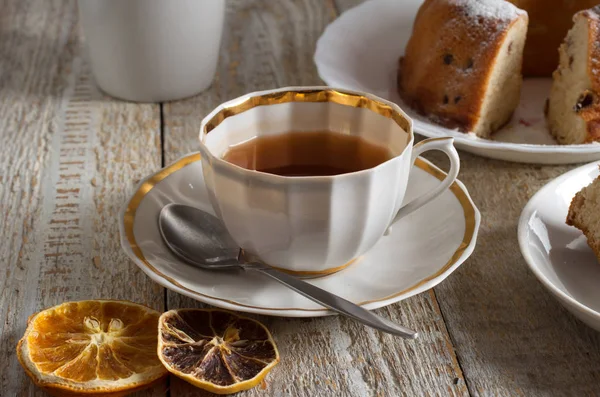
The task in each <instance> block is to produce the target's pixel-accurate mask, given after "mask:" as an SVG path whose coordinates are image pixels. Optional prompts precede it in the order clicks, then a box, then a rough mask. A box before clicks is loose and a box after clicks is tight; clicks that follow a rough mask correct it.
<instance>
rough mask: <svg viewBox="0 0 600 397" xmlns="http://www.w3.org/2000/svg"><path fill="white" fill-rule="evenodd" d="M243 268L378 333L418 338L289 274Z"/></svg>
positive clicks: (251, 265)
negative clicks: (260, 274)
mask: <svg viewBox="0 0 600 397" xmlns="http://www.w3.org/2000/svg"><path fill="white" fill-rule="evenodd" d="M244 268H245V269H248V270H256V271H259V272H261V273H263V274H265V275H267V276H269V277H271V278H273V279H275V280H277V281H279V282H280V283H282V284H284V285H286V286H287V287H289V288H291V289H293V290H294V291H296V292H298V293H299V294H301V295H304V296H305V297H307V298H308V299H311V300H313V301H315V302H317V303H319V304H321V305H323V306H325V307H326V308H329V309H331V310H333V311H336V312H338V313H340V314H343V315H345V316H348V317H350V318H353V319H354V320H356V321H359V322H361V323H363V324H365V325H368V326H370V327H373V328H375V329H378V330H380V331H383V332H387V333H389V334H392V335H397V336H401V337H403V338H407V339H414V338H416V337H417V336H418V334H417V332H415V331H413V330H411V329H408V328H405V327H403V326H401V325H398V324H395V323H393V322H391V321H390V320H387V319H385V318H383V317H380V316H378V315H376V314H375V313H372V312H370V311H368V310H366V309H363V308H362V307H360V306H358V305H356V304H354V303H352V302H350V301H347V300H346V299H343V298H341V297H339V296H337V295H334V294H332V293H330V292H327V291H325V290H324V289H321V288H319V287H315V286H314V285H312V284H309V283H307V282H305V281H302V280H300V279H298V278H296V277H294V276H290V275H289V274H286V273H283V272H280V271H278V270H275V269H273V268H272V267H269V266H266V265H263V264H261V263H256V262H252V263H246V264H244Z"/></svg>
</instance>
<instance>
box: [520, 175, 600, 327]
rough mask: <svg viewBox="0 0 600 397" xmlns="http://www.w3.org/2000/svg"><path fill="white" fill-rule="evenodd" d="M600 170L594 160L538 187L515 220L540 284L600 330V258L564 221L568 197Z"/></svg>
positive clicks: (569, 199) (523, 247)
mask: <svg viewBox="0 0 600 397" xmlns="http://www.w3.org/2000/svg"><path fill="white" fill-rule="evenodd" d="M598 173H599V172H598V163H592V164H587V165H584V166H583V167H579V168H577V169H574V170H572V171H570V172H567V173H566V174H564V175H561V176H560V177H558V178H556V179H555V180H553V181H552V182H550V183H548V184H547V185H546V186H544V187H543V188H542V189H541V190H540V191H539V192H538V193H536V194H535V196H533V197H532V198H531V200H530V201H529V203H528V204H527V206H526V207H525V209H524V210H523V213H522V214H521V219H520V220H519V245H520V247H521V252H522V253H523V256H524V257H525V260H526V261H527V264H528V265H529V268H530V269H531V270H532V271H533V273H534V274H535V275H536V277H537V278H538V279H539V280H540V281H541V282H542V284H543V285H544V286H545V287H546V288H547V289H548V290H549V291H550V292H552V294H554V296H556V297H557V298H558V300H559V301H560V302H561V303H562V304H563V306H565V307H566V308H567V309H568V310H569V311H570V312H571V313H573V314H574V315H575V316H577V317H578V318H579V319H581V320H582V321H583V322H585V323H586V324H588V325H589V326H591V327H592V328H594V329H596V330H599V331H600V263H598V260H597V259H596V256H595V255H594V253H593V252H592V250H591V248H590V247H589V246H588V245H587V241H586V239H585V236H584V235H583V234H582V233H581V232H580V231H579V230H578V229H576V228H574V227H571V226H568V225H567V224H566V223H565V221H566V219H567V213H568V210H569V204H570V203H571V199H572V198H573V196H575V193H577V192H578V191H579V190H581V188H582V187H584V186H586V185H588V184H589V183H591V182H592V180H593V179H595V178H596V177H597V176H598Z"/></svg>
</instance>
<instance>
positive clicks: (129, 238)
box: [119, 154, 480, 317]
mask: <svg viewBox="0 0 600 397" xmlns="http://www.w3.org/2000/svg"><path fill="white" fill-rule="evenodd" d="M199 160H200V155H199V154H191V155H188V156H186V157H184V158H182V159H180V160H178V161H177V162H175V163H174V164H172V165H171V166H169V167H167V168H164V169H163V170H161V171H159V172H158V173H156V174H153V175H150V176H149V177H148V178H146V179H145V180H144V181H142V182H141V183H140V185H139V186H138V188H137V189H136V191H135V193H134V194H133V196H132V197H131V199H130V200H129V201H128V202H127V204H126V205H125V208H124V209H123V211H122V212H121V216H120V220H119V226H120V233H121V244H122V247H123V249H124V250H125V252H126V253H127V254H128V255H129V257H130V258H131V259H132V260H133V261H134V262H135V263H136V264H137V265H138V266H139V267H140V268H141V269H142V270H143V271H144V272H145V273H146V274H147V275H148V276H150V278H152V279H153V280H154V281H156V282H157V283H159V284H161V285H163V286H164V287H166V288H169V289H171V290H173V291H176V292H178V293H180V294H183V295H187V296H189V297H191V298H194V299H197V300H199V301H202V302H205V303H209V304H211V305H214V306H218V307H222V308H226V309H232V310H239V311H245V312H252V313H260V314H267V315H276V316H290V317H314V316H325V315H329V314H332V313H331V312H329V311H328V310H325V309H323V308H322V307H320V306H319V305H317V304H315V303H314V302H312V301H310V300H308V299H306V298H304V297H302V296H300V295H298V294H297V293H295V292H293V291H291V290H289V289H288V288H286V287H284V286H282V285H281V284H279V283H277V282H275V281H273V280H271V279H269V278H266V277H264V276H261V275H259V274H252V273H250V272H248V273H241V274H231V273H225V272H210V271H204V270H200V269H198V268H195V267H192V266H189V265H187V264H185V263H182V262H181V261H179V260H178V259H177V258H175V257H174V256H173V255H172V254H171V253H170V252H169V250H168V248H167V247H166V246H165V245H164V244H163V242H162V240H161V237H160V234H159V230H158V221H157V220H158V214H159V211H160V209H161V208H162V207H163V206H164V205H166V204H168V203H172V202H175V203H182V204H187V205H192V206H196V207H198V208H201V209H203V210H205V211H209V212H211V213H213V214H214V212H213V211H212V207H211V205H210V202H209V199H208V195H207V192H206V189H205V186H204V181H203V179H202V164H201V162H200V161H199ZM444 177H445V173H444V172H443V171H441V170H440V169H439V168H437V167H435V166H433V165H432V164H431V163H429V162H427V161H426V160H423V159H418V160H417V166H416V167H415V169H414V170H413V172H412V173H411V178H410V181H409V185H408V190H407V193H406V197H405V200H411V199H412V198H413V197H416V196H418V195H419V194H421V193H422V192H424V191H428V190H430V189H431V188H432V187H433V186H435V185H436V184H438V183H439V181H440V180H441V179H443V178H444ZM348 216H352V214H348ZM479 222H480V215H479V211H478V210H477V208H476V207H475V205H474V204H473V202H472V201H471V198H470V197H469V193H468V192H467V190H466V188H465V187H464V186H463V184H462V183H460V182H458V181H457V182H456V183H455V184H454V185H453V186H452V187H451V190H449V191H447V192H445V193H443V194H442V195H441V196H440V197H438V198H437V199H436V200H434V201H432V202H431V203H429V204H427V205H426V206H424V207H423V208H421V209H419V210H417V211H415V212H414V213H412V214H410V215H408V216H407V217H406V218H404V219H402V220H400V221H399V222H398V223H396V224H395V225H394V228H393V230H392V232H391V234H390V235H389V236H386V237H384V238H382V240H381V241H380V242H379V243H378V244H376V246H375V247H374V248H373V249H372V250H371V251H369V252H368V253H367V254H365V255H363V256H362V257H361V258H359V259H358V260H357V261H356V262H355V263H354V264H352V265H351V266H349V267H348V268H346V269H344V270H342V271H340V272H338V273H335V274H332V275H329V276H325V277H320V278H316V279H311V280H308V281H309V282H310V283H313V284H315V285H317V286H319V287H321V288H324V289H326V290H328V291H331V292H333V293H335V294H338V295H341V296H342V297H344V298H346V299H349V300H351V301H353V302H356V303H360V304H361V305H363V306H364V307H366V308H367V309H375V308H378V307H382V306H385V305H389V304H391V303H394V302H397V301H399V300H402V299H405V298H408V297H409V296H412V295H415V294H418V293H420V292H422V291H425V290H427V289H429V288H432V287H433V286H435V285H437V284H438V283H440V282H441V281H442V280H444V279H445V278H446V277H448V276H449V275H450V274H451V273H452V272H453V271H454V270H455V269H456V268H457V267H458V266H459V265H460V264H461V263H463V262H464V261H465V260H466V259H467V258H468V257H469V255H471V252H473V249H474V248H475V241H476V239H477V231H478V229H479Z"/></svg>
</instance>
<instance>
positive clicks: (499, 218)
mask: <svg viewBox="0 0 600 397" xmlns="http://www.w3.org/2000/svg"><path fill="white" fill-rule="evenodd" d="M360 2H362V0H336V5H337V6H338V9H339V10H340V11H344V10H346V9H348V8H350V7H352V6H355V5H357V4H359V3H360ZM428 157H432V158H435V159H436V160H439V159H440V158H441V157H442V156H428ZM461 161H462V167H461V173H460V176H459V177H460V179H461V180H462V181H463V182H464V183H465V185H466V186H467V187H468V188H469V192H470V193H471V195H472V196H473V200H474V201H475V203H476V204H477V205H478V207H479V209H480V210H481V215H482V226H481V230H480V232H479V239H478V246H477V249H476V250H475V253H474V254H473V256H472V257H471V258H470V259H469V261H468V262H467V263H466V264H465V265H464V266H462V267H461V268H460V269H459V270H458V271H457V272H456V274H454V275H452V276H451V277H449V278H448V280H447V281H445V282H444V283H442V284H440V285H439V286H438V287H436V288H435V291H436V295H437V298H438V300H439V304H440V306H441V309H442V313H443V314H444V318H445V319H446V325H447V327H448V329H449V332H450V335H451V337H452V341H453V343H454V347H455V349H456V351H457V354H458V358H459V361H460V364H461V367H462V369H463V371H464V375H465V378H466V382H467V385H468V387H469V391H470V392H471V394H472V395H484V396H515V395H523V396H548V395H560V396H563V395H571V396H584V395H585V396H592V395H600V334H598V333H597V332H595V331H593V330H591V329H589V328H588V327H586V326H585V325H583V324H582V323H580V322H579V321H577V320H576V319H575V318H574V317H573V316H571V315H570V314H569V313H568V312H566V310H564V309H563V308H562V307H561V306H560V304H559V303H558V302H557V301H556V300H555V299H554V298H553V297H552V296H551V295H550V294H549V293H548V292H547V291H546V290H545V289H544V288H543V287H542V285H541V284H540V283H539V282H538V281H537V279H536V278H535V277H534V276H533V274H532V273H531V272H529V270H528V268H527V265H526V263H525V261H524V259H523V258H522V256H521V253H520V251H519V247H518V242H517V222H518V219H519V216H520V213H521V211H522V209H523V208H524V206H525V204H526V203H527V201H528V200H529V198H531V196H533V194H534V193H535V192H536V191H537V190H539V189H540V188H541V187H542V186H543V185H544V184H546V183H547V182H549V181H550V180H552V179H553V178H555V177H557V176H558V175H560V174H562V173H564V172H566V171H568V170H569V169H572V168H574V166H560V167H556V166H546V167H542V166H536V165H523V164H512V163H505V162H500V161H493V160H487V159H483V158H480V157H476V156H472V155H469V154H467V153H461ZM438 163H439V161H438Z"/></svg>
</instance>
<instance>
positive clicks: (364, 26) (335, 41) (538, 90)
mask: <svg viewBox="0 0 600 397" xmlns="http://www.w3.org/2000/svg"><path fill="white" fill-rule="evenodd" d="M421 3H422V0H402V1H398V0H370V1H367V2H365V3H362V4H360V5H359V6H357V7H355V8H353V9H350V10H348V11H346V12H344V13H343V14H342V15H341V16H340V17H339V18H338V19H336V20H335V21H333V22H332V23H331V24H330V25H329V26H328V27H327V28H326V29H325V32H324V33H323V35H322V36H321V37H320V38H319V41H318V42H317V50H316V53H315V57H314V61H315V64H316V65H317V69H318V72H319V76H320V77H321V79H323V81H325V82H326V83H327V84H328V85H330V86H333V87H339V88H345V89H352V90H357V91H366V92H370V93H372V94H375V95H377V96H380V97H382V98H385V99H388V100H391V101H393V102H396V103H397V104H398V105H400V106H401V107H402V109H403V110H404V111H406V112H407V113H408V114H409V116H410V117H411V118H413V120H414V129H415V132H417V133H419V134H421V135H425V136H427V137H440V136H453V137H455V145H456V146H457V147H458V148H460V149H462V150H465V151H468V152H471V153H475V154H478V155H481V156H485V157H490V158H494V159H500V160H508V161H515V162H523V163H538V164H571V163H583V162H589V161H593V160H599V159H600V144H597V143H593V144H587V145H557V144H556V142H555V141H554V138H552V136H551V135H550V133H549V132H548V131H547V128H546V123H545V120H544V114H543V109H544V102H545V100H546V98H547V95H548V92H549V88H550V84H551V81H550V79H526V80H525V82H524V84H523V90H522V94H521V104H520V105H519V107H518V109H517V110H516V112H515V114H514V116H513V119H512V120H511V122H510V123H509V124H508V125H507V126H506V127H504V128H503V129H502V130H500V131H498V132H497V133H496V134H495V136H494V140H489V139H482V138H478V137H476V136H475V135H474V134H463V133H461V132H459V131H457V130H451V129H448V128H444V127H441V126H439V125H436V124H434V123H432V122H431V121H429V120H427V119H426V118H424V117H422V116H420V115H418V114H416V112H413V111H411V110H410V108H409V107H408V106H406V105H405V104H404V103H403V102H402V100H401V99H400V97H399V95H398V93H397V92H396V73H397V67H398V58H399V57H400V56H401V55H402V54H403V53H404V47H405V46H406V43H407V42H408V39H409V38H410V35H411V32H412V24H413V20H414V18H415V15H416V13H417V10H418V9H419V6H420V5H421Z"/></svg>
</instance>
